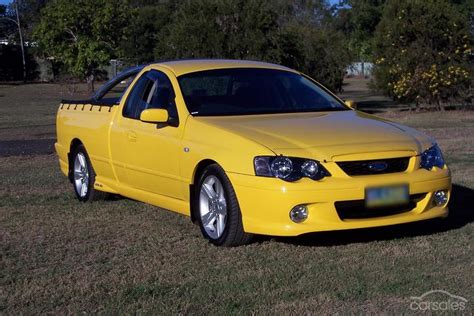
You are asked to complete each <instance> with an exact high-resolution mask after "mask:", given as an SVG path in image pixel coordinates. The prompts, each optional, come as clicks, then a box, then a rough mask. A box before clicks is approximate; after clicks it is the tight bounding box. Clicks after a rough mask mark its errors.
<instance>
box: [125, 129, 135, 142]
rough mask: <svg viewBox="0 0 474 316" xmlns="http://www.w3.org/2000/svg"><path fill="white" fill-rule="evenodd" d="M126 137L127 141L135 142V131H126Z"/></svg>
mask: <svg viewBox="0 0 474 316" xmlns="http://www.w3.org/2000/svg"><path fill="white" fill-rule="evenodd" d="M127 138H128V141H130V142H136V141H137V133H136V132H134V131H128V132H127Z"/></svg>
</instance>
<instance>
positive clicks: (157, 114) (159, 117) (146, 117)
mask: <svg viewBox="0 0 474 316" xmlns="http://www.w3.org/2000/svg"><path fill="white" fill-rule="evenodd" d="M168 119H169V116H168V111H167V110H165V109H148V110H143V111H142V114H140V121H142V122H146V123H168Z"/></svg>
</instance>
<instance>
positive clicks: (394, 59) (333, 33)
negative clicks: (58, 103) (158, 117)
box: [0, 0, 474, 107]
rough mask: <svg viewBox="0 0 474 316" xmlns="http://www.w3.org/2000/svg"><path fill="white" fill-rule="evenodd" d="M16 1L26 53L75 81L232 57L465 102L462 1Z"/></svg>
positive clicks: (328, 79)
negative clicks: (120, 69) (354, 74)
mask: <svg viewBox="0 0 474 316" xmlns="http://www.w3.org/2000/svg"><path fill="white" fill-rule="evenodd" d="M17 1H18V0H17ZM21 3H22V5H20V6H19V7H20V10H21V16H22V17H23V19H24V20H25V27H26V30H27V32H26V33H27V37H28V39H30V40H31V41H34V42H35V43H37V47H36V48H35V50H36V51H35V54H38V55H42V56H43V57H48V58H52V60H53V61H54V63H55V69H57V70H58V71H59V72H62V73H67V74H70V75H73V76H75V77H77V78H81V79H87V78H89V80H93V79H94V78H95V76H96V75H97V72H98V69H100V68H101V67H102V66H103V65H106V64H108V63H109V61H110V60H111V59H120V60H124V61H126V63H127V64H129V65H133V64H141V63H147V62H152V61H156V60H166V59H181V58H235V59H252V60H262V61H268V62H274V63H278V64H283V65H286V66H288V67H291V68H295V69H298V70H300V71H302V72H305V73H306V74H308V75H310V76H311V77H314V78H315V79H317V80H318V81H320V82H322V83H323V84H325V85H326V86H328V87H329V88H330V89H332V90H335V91H338V90H340V89H341V88H342V80H343V77H344V74H345V70H346V69H347V66H348V65H349V64H351V63H352V62H354V61H366V62H373V63H374V64H375V68H374V83H373V84H374V86H375V87H377V88H378V89H382V90H384V91H385V92H386V93H387V94H388V95H390V96H392V97H393V98H395V99H399V100H403V101H407V102H414V103H416V104H435V105H436V106H439V107H441V105H442V104H444V103H446V102H452V101H453V100H466V99H467V98H469V97H470V95H469V91H470V86H471V80H472V67H471V63H470V58H471V57H472V51H471V45H472V32H471V31H470V27H471V25H472V22H471V16H472V15H473V12H474V4H473V1H472V0H423V1H422V0H341V1H340V2H338V3H337V4H333V5H331V4H330V3H329V2H327V1H325V0H293V1H292V0H272V1H268V0H185V1H179V0H168V1H163V0H162V1H152V0H100V1H99V0H23V1H21ZM6 11H7V12H8V10H6ZM0 14H1V10H0ZM1 32H2V29H1V28H0V35H1Z"/></svg>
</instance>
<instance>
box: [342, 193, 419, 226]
mask: <svg viewBox="0 0 474 316" xmlns="http://www.w3.org/2000/svg"><path fill="white" fill-rule="evenodd" d="M425 196H426V193H420V194H413V195H410V202H409V203H408V204H405V205H395V206H388V207H377V208H368V207H366V206H365V201H364V200H353V201H339V202H335V203H334V206H335V207H336V211H337V215H339V218H340V219H341V220H345V219H361V218H374V217H382V216H389V215H395V214H401V213H405V212H410V211H411V210H413V209H414V208H415V207H416V203H418V202H419V201H421V200H423V199H424V198H425Z"/></svg>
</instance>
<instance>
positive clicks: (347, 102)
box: [344, 100, 357, 110]
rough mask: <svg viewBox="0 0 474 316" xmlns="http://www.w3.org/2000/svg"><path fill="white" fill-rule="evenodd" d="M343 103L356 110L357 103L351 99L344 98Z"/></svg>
mask: <svg viewBox="0 0 474 316" xmlns="http://www.w3.org/2000/svg"><path fill="white" fill-rule="evenodd" d="M344 103H345V104H346V105H347V106H348V107H350V108H351V109H353V110H357V104H356V103H355V101H353V100H346V101H344Z"/></svg>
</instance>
